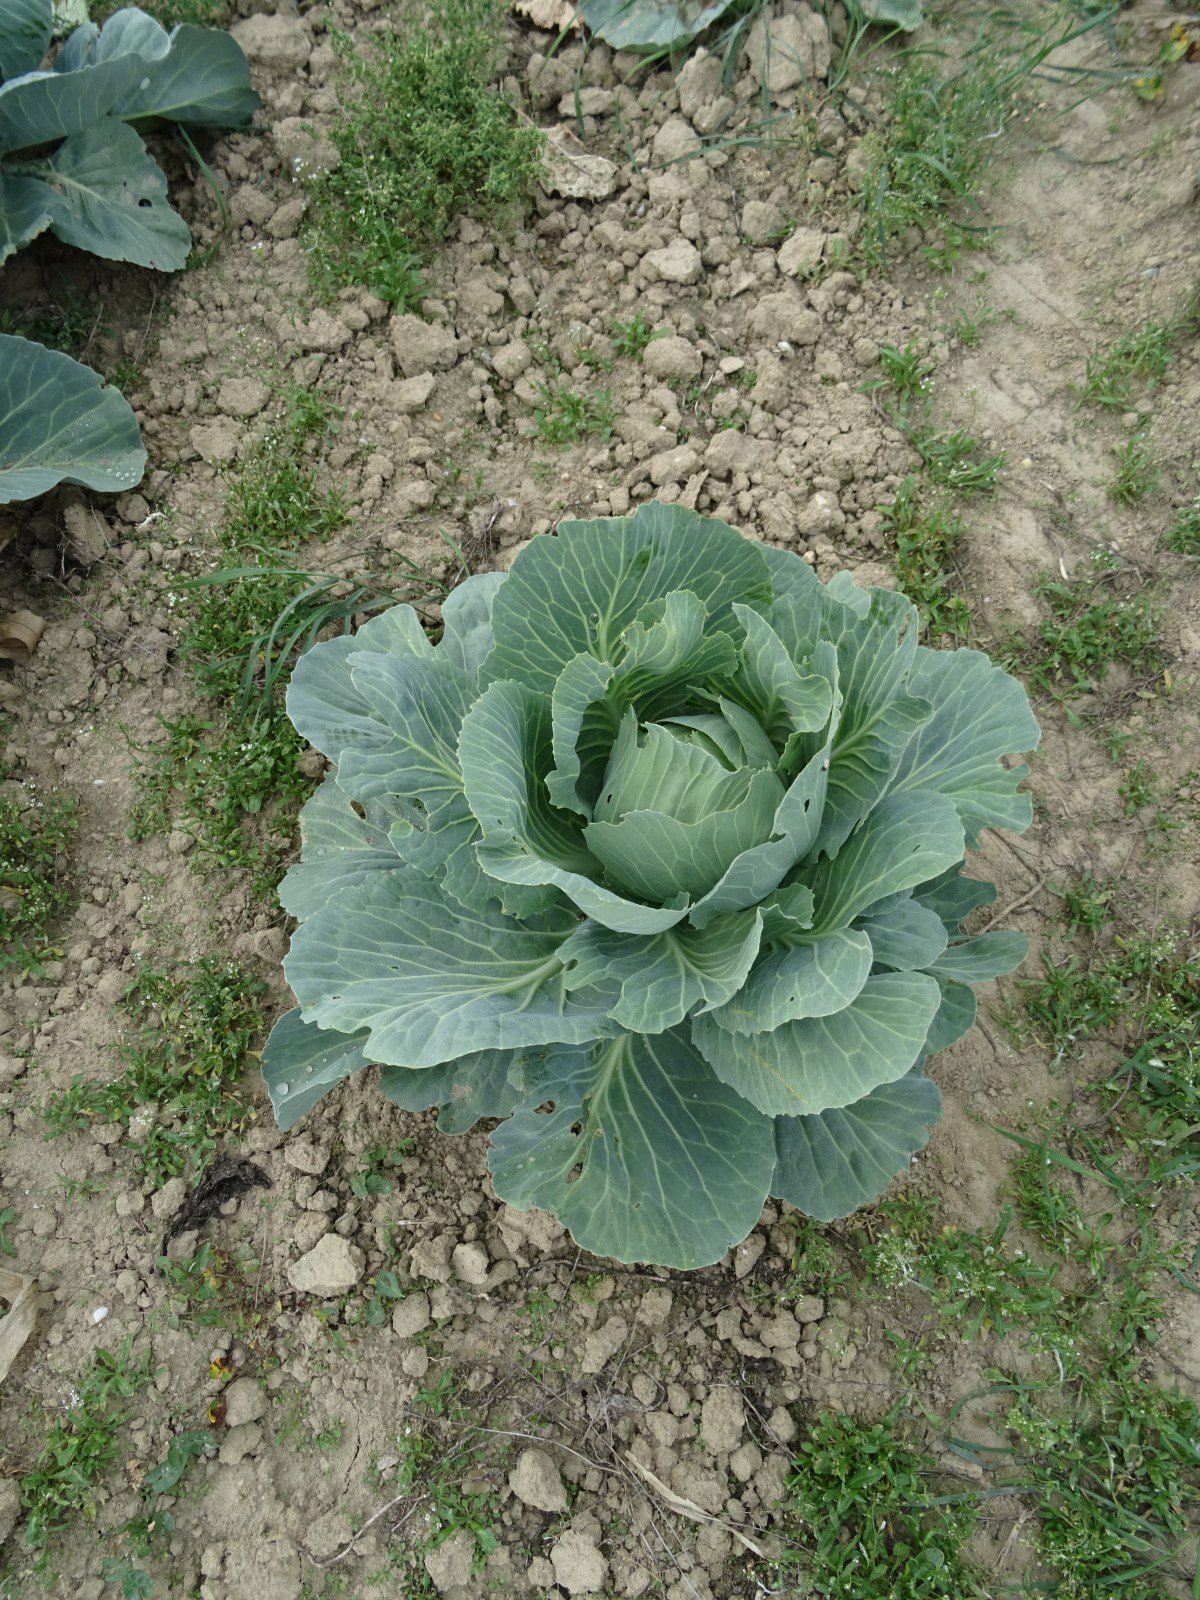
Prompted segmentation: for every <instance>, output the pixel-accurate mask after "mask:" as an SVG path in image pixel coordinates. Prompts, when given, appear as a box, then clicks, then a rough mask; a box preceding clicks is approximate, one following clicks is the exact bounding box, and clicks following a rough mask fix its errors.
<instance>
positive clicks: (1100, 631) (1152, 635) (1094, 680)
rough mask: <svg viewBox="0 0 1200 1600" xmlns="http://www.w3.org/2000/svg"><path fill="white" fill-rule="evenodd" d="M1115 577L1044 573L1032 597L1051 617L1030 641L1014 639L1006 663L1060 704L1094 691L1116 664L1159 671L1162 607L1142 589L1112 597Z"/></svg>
mask: <svg viewBox="0 0 1200 1600" xmlns="http://www.w3.org/2000/svg"><path fill="white" fill-rule="evenodd" d="M1119 576H1120V574H1119V573H1116V572H1112V571H1110V570H1106V569H1098V570H1097V571H1096V572H1095V573H1094V574H1089V575H1088V576H1086V577H1083V578H1076V579H1070V580H1068V579H1060V578H1054V577H1051V576H1050V575H1049V574H1048V573H1043V574H1042V575H1041V577H1039V578H1037V579H1036V580H1035V582H1034V584H1033V590H1032V592H1033V594H1034V596H1035V597H1036V598H1037V599H1039V600H1041V601H1043V602H1044V603H1045V605H1046V607H1047V609H1048V610H1049V612H1050V615H1049V616H1048V617H1047V618H1046V619H1045V620H1044V621H1043V622H1041V623H1040V624H1039V625H1038V628H1037V631H1036V633H1035V635H1034V637H1033V638H1032V639H1028V638H1025V637H1024V636H1022V635H1020V634H1014V635H1013V636H1012V638H1011V640H1010V645H1011V646H1012V647H1013V648H1010V651H1009V657H1008V659H1009V664H1010V665H1011V666H1013V667H1014V668H1016V669H1023V670H1024V673H1025V676H1026V678H1027V679H1028V681H1029V682H1030V683H1031V684H1032V685H1033V687H1034V688H1035V689H1038V690H1040V691H1041V692H1042V693H1043V694H1047V695H1050V696H1052V697H1053V698H1056V699H1063V700H1068V699H1072V698H1075V697H1076V696H1079V695H1084V694H1089V693H1091V692H1092V691H1093V690H1094V689H1098V688H1099V687H1100V685H1101V684H1102V683H1103V682H1104V679H1105V678H1106V676H1107V675H1108V672H1109V669H1110V668H1111V667H1112V666H1113V665H1114V664H1116V663H1117V662H1122V663H1124V664H1125V665H1126V666H1128V667H1129V668H1131V669H1132V670H1135V671H1141V672H1144V673H1148V674H1153V673H1157V672H1159V671H1160V670H1161V669H1162V666H1163V660H1164V658H1163V654H1162V643H1161V635H1160V628H1161V623H1162V603H1161V601H1160V600H1159V599H1158V598H1157V597H1156V596H1155V595H1154V594H1153V593H1151V592H1148V591H1147V590H1145V589H1142V588H1137V589H1134V590H1132V591H1131V592H1130V593H1128V594H1124V595H1122V594H1118V593H1114V592H1113V585H1114V583H1115V581H1116V579H1117V578H1118V577H1119Z"/></svg>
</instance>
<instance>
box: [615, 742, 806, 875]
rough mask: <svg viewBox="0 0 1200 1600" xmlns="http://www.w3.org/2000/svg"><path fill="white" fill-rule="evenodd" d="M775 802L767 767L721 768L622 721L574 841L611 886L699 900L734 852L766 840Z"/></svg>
mask: <svg viewBox="0 0 1200 1600" xmlns="http://www.w3.org/2000/svg"><path fill="white" fill-rule="evenodd" d="M632 715H633V714H632V713H630V718H631V719H632ZM783 798H784V788H783V785H782V784H781V783H780V781H779V779H778V778H777V777H776V776H775V774H774V772H772V771H770V770H768V769H766V768H763V767H758V768H751V767H742V768H739V769H738V770H737V771H735V772H728V771H726V770H725V768H724V767H723V766H722V765H721V763H720V762H718V760H717V759H716V757H714V756H712V755H710V754H709V753H708V752H707V751H706V750H703V749H701V748H700V747H699V746H697V745H694V744H687V743H683V742H682V741H681V740H680V739H678V738H677V737H676V736H675V735H674V734H672V733H671V732H669V731H668V730H667V729H666V728H663V727H661V726H659V725H657V724H652V725H651V726H650V727H649V728H647V729H646V730H645V736H644V739H643V740H642V741H640V742H639V739H638V735H637V729H636V724H635V723H633V721H632V720H629V721H627V722H626V723H625V724H624V725H623V727H622V734H621V737H619V738H618V740H617V744H616V747H615V748H614V751H613V757H612V760H611V762H610V763H609V767H608V771H607V772H606V773H605V777H604V783H603V785H602V787H601V795H600V799H599V800H598V801H597V804H596V808H595V817H596V820H595V821H594V822H590V823H588V825H587V826H586V827H585V829H584V838H585V839H586V841H587V846H588V848H589V849H590V850H591V851H592V853H593V855H595V856H596V857H597V858H598V859H599V861H600V862H601V863H602V865H603V867H604V869H605V872H606V874H607V877H608V881H609V882H610V883H611V884H613V885H614V886H615V887H616V888H618V889H620V890H623V891H624V892H626V893H628V894H632V895H637V896H639V897H640V898H642V899H645V900H650V901H655V902H659V903H661V902H665V901H666V900H668V899H670V897H671V896H672V894H673V893H675V892H682V893H684V894H687V895H689V896H691V897H693V898H696V899H699V898H700V897H701V896H703V895H705V894H707V893H708V892H709V890H711V889H713V888H714V887H715V886H716V885H717V883H719V882H720V881H721V879H722V878H723V876H724V874H725V873H726V872H727V871H728V870H729V868H730V866H731V865H732V864H733V862H734V861H736V860H737V858H738V857H739V856H741V855H742V854H743V853H744V852H745V851H747V850H749V849H752V848H753V847H754V846H755V845H757V844H759V843H761V842H763V841H765V840H768V839H770V838H771V836H772V833H773V823H774V818H775V814H776V812H777V810H778V808H779V806H780V804H781V803H782V801H783ZM610 816H611V817H613V818H615V819H616V820H613V821H610V820H609V817H610Z"/></svg>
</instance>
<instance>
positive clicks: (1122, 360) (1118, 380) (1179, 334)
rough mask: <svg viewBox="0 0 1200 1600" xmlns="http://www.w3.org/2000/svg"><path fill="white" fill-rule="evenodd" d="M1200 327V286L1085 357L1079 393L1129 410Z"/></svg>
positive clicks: (1103, 404)
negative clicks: (1158, 315) (1160, 314)
mask: <svg viewBox="0 0 1200 1600" xmlns="http://www.w3.org/2000/svg"><path fill="white" fill-rule="evenodd" d="M1197 329H1200V287H1197V288H1195V289H1193V290H1192V291H1191V292H1190V293H1189V294H1188V295H1187V296H1185V298H1184V300H1183V302H1182V303H1181V305H1180V306H1179V307H1178V308H1177V310H1175V311H1174V312H1172V314H1171V315H1170V316H1168V317H1163V318H1150V319H1149V320H1147V321H1146V322H1144V323H1143V324H1142V326H1141V327H1140V328H1133V329H1130V331H1129V332H1128V333H1123V334H1122V335H1121V336H1120V338H1118V339H1116V340H1115V341H1114V342H1113V343H1112V344H1111V345H1109V347H1108V349H1107V350H1097V351H1096V352H1094V353H1093V354H1092V355H1090V356H1088V357H1087V360H1086V363H1085V367H1084V379H1083V383H1082V385H1081V386H1080V390H1079V396H1080V399H1081V400H1082V401H1084V403H1085V404H1087V405H1092V406H1099V407H1101V408H1102V409H1105V410H1109V411H1128V410H1129V408H1130V407H1131V406H1132V405H1133V403H1134V401H1135V400H1136V399H1137V398H1138V395H1139V393H1144V392H1145V391H1146V390H1147V389H1148V388H1150V387H1152V386H1153V385H1154V384H1155V383H1158V382H1159V381H1161V379H1162V378H1164V377H1165V376H1166V374H1167V372H1168V370H1169V369H1170V367H1171V365H1172V363H1173V362H1174V359H1175V354H1176V351H1177V350H1178V348H1179V346H1180V344H1181V343H1182V342H1183V341H1184V340H1185V339H1186V338H1187V337H1188V336H1189V335H1191V334H1194V333H1195V332H1196V331H1197Z"/></svg>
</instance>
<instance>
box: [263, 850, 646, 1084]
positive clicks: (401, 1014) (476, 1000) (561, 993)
mask: <svg viewBox="0 0 1200 1600" xmlns="http://www.w3.org/2000/svg"><path fill="white" fill-rule="evenodd" d="M576 926H577V920H576V918H575V916H574V915H573V914H572V913H571V911H570V910H568V909H565V908H562V907H559V908H556V909H553V910H551V911H547V912H545V913H543V914H540V915H539V916H537V917H536V918H531V919H529V920H528V921H526V922H519V921H517V920H516V919H515V918H514V917H510V916H505V915H504V913H503V912H502V911H500V910H499V909H498V908H496V907H494V906H488V907H485V908H482V909H468V908H467V907H465V906H463V905H461V904H459V903H458V902H457V901H455V900H450V899H447V898H446V897H445V896H444V895H443V894H442V892H441V890H440V889H439V888H438V887H437V886H436V885H435V884H434V883H432V882H431V881H430V879H428V878H426V877H424V876H423V875H422V874H421V873H418V872H413V871H411V870H410V869H407V868H404V867H401V868H399V869H398V870H397V871H395V872H377V873H375V874H373V875H372V876H371V877H370V878H368V879H366V880H365V881H364V882H362V883H360V884H357V885H354V886H352V887H351V888H350V889H349V890H347V891H346V892H345V893H344V894H340V895H339V896H338V897H337V898H336V899H334V900H332V901H330V903H329V904H328V905H327V906H325V907H323V908H322V910H320V911H318V912H316V913H315V915H313V916H311V917H310V918H309V919H308V921H307V922H305V923H303V924H302V925H301V926H300V927H299V928H298V929H297V930H296V933H295V935H294V937H293V939H292V947H291V950H290V952H289V954H288V956H287V959H286V960H285V962H284V972H285V974H286V976H287V980H288V982H289V983H290V984H291V986H292V991H293V993H294V994H295V996H296V998H297V1000H299V1002H300V1006H301V1010H302V1012H303V1015H304V1019H305V1021H306V1022H315V1023H317V1024H318V1026H320V1027H323V1028H336V1029H337V1030H338V1031H339V1032H342V1033H357V1032H358V1031H359V1030H360V1029H362V1028H366V1029H367V1030H368V1031H369V1035H370V1038H369V1050H370V1056H371V1059H372V1060H374V1061H378V1062H380V1063H381V1064H382V1065H385V1066H401V1067H434V1066H438V1065H440V1064H441V1063H442V1062H445V1061H453V1060H455V1059H456V1058H457V1057H459V1056H462V1055H469V1054H471V1053H472V1052H474V1051H476V1050H505V1049H514V1048H518V1047H520V1046H524V1045H542V1044H559V1043H561V1044H582V1043H584V1042H586V1041H589V1040H592V1039H597V1038H604V1037H606V1036H608V1035H610V1034H612V1033H613V1032H614V1031H615V1027H614V1025H613V1024H612V1023H611V1022H610V1021H609V1019H608V1016H607V1014H606V1011H605V1009H604V1006H603V1004H600V1003H597V1002H596V1001H593V1000H590V999H589V998H588V997H587V996H586V995H584V994H571V993H568V992H567V990H566V987H565V984H564V982H563V962H562V958H561V956H560V954H559V946H560V945H561V944H562V943H563V942H564V940H565V939H566V938H567V935H568V934H570V933H571V932H573V931H574V929H575V927H576Z"/></svg>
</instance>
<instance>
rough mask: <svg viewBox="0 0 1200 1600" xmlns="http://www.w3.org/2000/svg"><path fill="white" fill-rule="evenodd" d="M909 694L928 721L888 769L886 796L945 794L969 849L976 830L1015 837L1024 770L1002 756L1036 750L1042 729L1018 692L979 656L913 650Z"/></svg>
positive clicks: (1021, 814) (1023, 811)
mask: <svg viewBox="0 0 1200 1600" xmlns="http://www.w3.org/2000/svg"><path fill="white" fill-rule="evenodd" d="M908 686H909V690H910V692H911V693H912V694H915V695H919V696H921V697H922V698H923V699H925V700H928V701H929V703H930V705H931V706H932V708H933V711H932V715H931V716H930V717H929V719H928V721H926V722H925V724H924V725H923V726H922V727H921V728H920V730H919V731H918V732H917V734H916V736H915V737H914V738H913V740H912V743H911V744H910V745H909V747H908V749H907V750H906V751H905V752H904V756H903V758H902V760H901V761H900V763H899V765H898V766H897V768H896V770H895V774H894V776H893V778H892V782H891V792H892V793H893V794H910V795H927V794H928V795H934V794H939V795H947V796H949V798H950V799H951V800H953V801H954V803H955V805H956V806H957V807H958V813H959V816H960V817H961V818H962V824H963V828H964V830H965V833H966V843H967V848H968V849H973V848H974V845H975V841H976V839H978V837H979V834H980V831H981V830H982V829H983V828H1009V829H1011V830H1012V831H1013V832H1014V833H1022V832H1023V831H1024V830H1025V829H1026V828H1027V827H1028V826H1029V824H1030V821H1031V820H1032V818H1033V802H1032V801H1031V800H1030V798H1029V796H1028V795H1027V794H1018V792H1017V789H1018V786H1019V785H1020V783H1021V782H1022V780H1023V779H1025V778H1027V777H1028V776H1029V768H1028V767H1023V766H1017V767H1003V766H1001V765H1000V761H1001V757H1003V756H1006V755H1008V754H1010V753H1011V752H1013V751H1017V750H1035V749H1036V748H1037V743H1038V740H1039V739H1040V738H1041V730H1040V729H1039V727H1038V725H1037V721H1036V719H1035V718H1034V715H1033V712H1032V710H1031V709H1030V705H1029V698H1028V696H1027V695H1026V693H1025V690H1024V689H1023V688H1022V686H1021V685H1020V684H1019V683H1018V682H1017V680H1016V679H1015V678H1012V677H1010V676H1009V675H1008V673H1007V672H1005V671H1004V670H1003V669H1002V668H1001V667H997V666H995V665H993V663H992V662H991V661H989V659H988V658H987V656H985V655H984V654H982V652H980V651H978V650H925V649H922V650H919V651H918V652H917V656H916V661H915V663H914V666H913V670H912V672H911V673H910V675H909V680H908Z"/></svg>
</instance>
